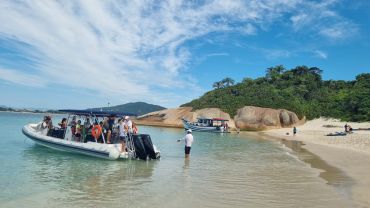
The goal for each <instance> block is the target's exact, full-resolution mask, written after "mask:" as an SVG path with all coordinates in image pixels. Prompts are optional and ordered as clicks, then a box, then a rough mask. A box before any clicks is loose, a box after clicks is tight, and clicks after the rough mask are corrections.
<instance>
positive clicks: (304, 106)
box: [182, 66, 370, 121]
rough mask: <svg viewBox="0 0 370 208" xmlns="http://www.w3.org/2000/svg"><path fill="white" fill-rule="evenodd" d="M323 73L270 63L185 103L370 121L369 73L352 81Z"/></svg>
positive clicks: (222, 82)
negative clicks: (259, 72) (252, 74)
mask: <svg viewBox="0 0 370 208" xmlns="http://www.w3.org/2000/svg"><path fill="white" fill-rule="evenodd" d="M321 73H322V70H321V69H319V68H317V67H307V66H297V67H295V68H294V69H291V70H287V69H285V68H284V67H283V66H276V67H271V68H268V69H267V70H266V76H265V77H261V78H257V79H251V78H244V79H243V81H242V82H240V83H237V84H235V85H234V80H232V79H230V78H226V79H224V80H222V81H220V82H216V83H215V84H214V85H213V87H214V88H215V89H214V90H212V91H210V92H207V93H205V94H204V95H203V96H202V97H200V98H198V99H195V100H193V101H191V102H189V103H186V104H183V105H182V106H191V107H193V108H194V109H201V108H209V107H217V108H220V109H222V110H223V111H225V112H227V113H229V114H230V115H231V116H234V115H235V114H236V111H237V109H239V108H241V107H243V106H247V105H251V106H259V107H268V108H284V109H287V110H290V111H293V112H295V113H297V115H298V116H299V117H300V118H302V117H303V116H306V117H307V118H308V119H313V118H318V117H320V116H325V117H333V118H339V119H342V120H346V121H370V73H364V74H360V75H358V76H357V77H356V80H353V81H343V80H337V81H335V80H327V81H324V80H322V77H321ZM226 80H228V81H226ZM226 83H227V84H226Z"/></svg>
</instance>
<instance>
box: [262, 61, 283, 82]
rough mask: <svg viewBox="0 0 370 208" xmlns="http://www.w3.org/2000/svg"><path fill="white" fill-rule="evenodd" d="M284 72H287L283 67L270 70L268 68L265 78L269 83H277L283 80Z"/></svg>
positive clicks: (279, 66)
mask: <svg viewBox="0 0 370 208" xmlns="http://www.w3.org/2000/svg"><path fill="white" fill-rule="evenodd" d="M284 71H285V68H284V66H283V65H278V66H275V67H270V68H267V70H266V76H265V77H266V79H267V80H268V81H276V80H279V79H280V78H281V75H282V74H283V72H284Z"/></svg>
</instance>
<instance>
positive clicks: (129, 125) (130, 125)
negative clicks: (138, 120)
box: [123, 116, 132, 133]
mask: <svg viewBox="0 0 370 208" xmlns="http://www.w3.org/2000/svg"><path fill="white" fill-rule="evenodd" d="M123 120H124V123H125V125H126V126H127V128H128V131H129V133H132V121H131V120H130V117H129V116H125V117H124V119H123Z"/></svg>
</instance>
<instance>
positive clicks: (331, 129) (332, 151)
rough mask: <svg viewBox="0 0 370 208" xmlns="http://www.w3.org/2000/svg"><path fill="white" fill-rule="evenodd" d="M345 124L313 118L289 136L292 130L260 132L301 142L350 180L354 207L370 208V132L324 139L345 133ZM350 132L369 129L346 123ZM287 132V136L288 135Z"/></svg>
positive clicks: (366, 125)
mask: <svg viewBox="0 0 370 208" xmlns="http://www.w3.org/2000/svg"><path fill="white" fill-rule="evenodd" d="M345 124H346V122H340V121H338V120H334V119H324V118H320V119H315V120H312V121H308V122H307V123H306V124H304V125H302V126H297V129H298V132H297V134H296V135H295V136H293V135H292V128H283V129H274V130H268V131H264V132H263V133H264V134H265V135H267V136H270V137H275V138H280V139H287V140H297V141H302V142H303V143H304V144H305V145H304V146H303V147H304V148H305V149H307V150H308V151H310V152H311V153H313V154H315V155H317V156H319V157H320V158H321V159H322V160H324V161H326V162H327V163H328V164H330V165H331V166H333V167H335V168H338V169H339V170H341V171H343V172H344V173H345V174H346V175H347V176H348V177H350V178H351V180H352V181H353V184H352V185H351V188H350V189H351V190H350V194H349V195H350V197H351V199H352V200H353V204H354V206H356V207H370V176H369V170H370V130H355V131H353V133H351V134H348V135H345V136H326V135H327V134H330V133H335V132H344V125H345ZM347 124H348V125H350V126H351V127H352V128H353V129H358V128H370V123H369V122H367V123H353V122H348V123H347ZM287 133H289V135H287Z"/></svg>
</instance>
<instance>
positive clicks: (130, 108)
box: [87, 102, 165, 116]
mask: <svg viewBox="0 0 370 208" xmlns="http://www.w3.org/2000/svg"><path fill="white" fill-rule="evenodd" d="M100 109H102V110H103V111H117V112H128V113H134V114H137V115H139V116H140V115H144V114H147V113H150V112H153V111H159V110H163V109H165V108H164V107H162V106H159V105H152V104H148V103H145V102H135V103H126V104H123V105H116V106H111V107H102V108H92V109H87V110H94V111H99V110H100Z"/></svg>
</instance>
